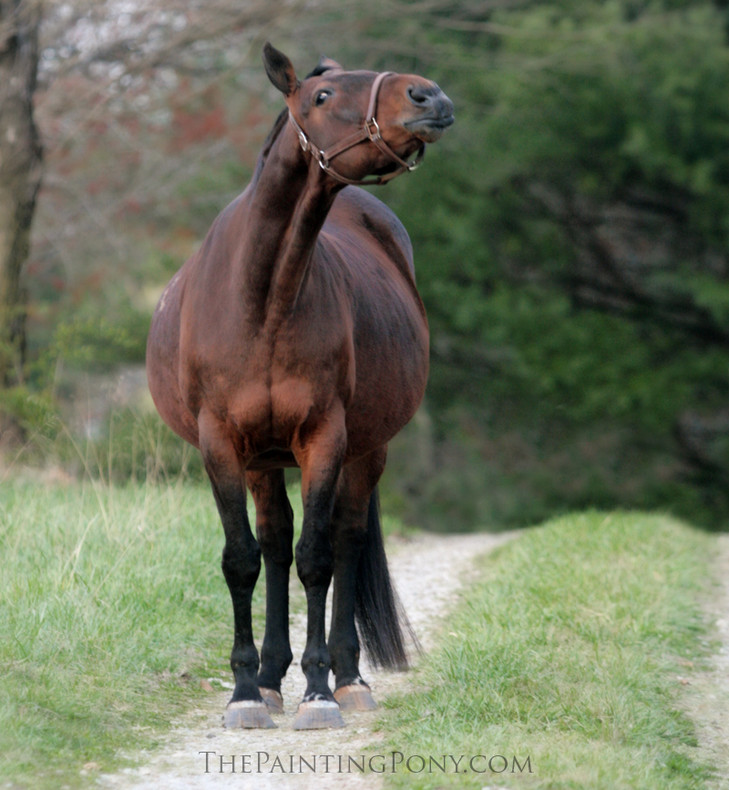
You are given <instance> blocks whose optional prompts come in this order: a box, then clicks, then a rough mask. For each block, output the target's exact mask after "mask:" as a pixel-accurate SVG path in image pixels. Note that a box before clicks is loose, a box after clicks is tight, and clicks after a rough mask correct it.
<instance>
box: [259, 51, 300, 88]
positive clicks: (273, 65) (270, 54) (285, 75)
mask: <svg viewBox="0 0 729 790" xmlns="http://www.w3.org/2000/svg"><path fill="white" fill-rule="evenodd" d="M263 65H264V66H265V68H266V74H268V79H270V80H271V82H272V83H273V84H274V85H275V86H276V87H277V88H278V89H279V90H280V91H281V93H283V95H284V96H290V95H291V94H292V93H293V92H294V91H295V90H296V89H297V88H298V87H299V81H298V80H297V79H296V72H295V71H294V67H293V65H292V64H291V61H290V60H289V59H288V58H287V57H286V55H284V54H283V52H279V51H278V50H277V49H276V47H273V46H271V44H269V43H268V42H266V46H265V47H264V48H263Z"/></svg>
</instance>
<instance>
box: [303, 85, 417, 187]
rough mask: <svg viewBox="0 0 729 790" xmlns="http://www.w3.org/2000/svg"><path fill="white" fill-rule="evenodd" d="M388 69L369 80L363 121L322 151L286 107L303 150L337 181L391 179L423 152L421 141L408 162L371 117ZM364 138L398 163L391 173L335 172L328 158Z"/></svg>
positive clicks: (383, 181)
mask: <svg viewBox="0 0 729 790" xmlns="http://www.w3.org/2000/svg"><path fill="white" fill-rule="evenodd" d="M392 73H393V72H391V71H383V72H380V73H379V74H378V75H377V77H375V81H374V82H373V83H372V89H371V90H370V101H369V104H368V106H367V113H366V115H365V122H364V124H363V125H362V126H361V127H360V128H359V129H357V131H355V132H352V134H350V135H348V136H347V137H345V138H344V139H343V140H340V141H339V142H338V143H336V144H335V145H333V146H331V147H330V148H328V149H327V150H326V151H322V150H321V149H320V148H319V147H318V146H316V145H314V143H313V142H312V141H311V140H310V139H309V137H307V135H306V132H305V131H304V130H303V129H302V128H301V126H300V125H299V124H298V123H297V122H296V119H295V118H294V115H293V113H292V112H291V109H290V108H289V121H290V122H291V125H292V126H293V127H294V129H296V134H297V135H298V136H299V144H300V145H301V148H302V150H303V151H304V152H308V153H310V154H311V155H312V157H313V158H314V159H315V160H316V161H317V162H318V163H319V167H321V169H322V170H323V171H324V172H325V173H326V174H327V175H330V176H331V177H332V178H335V179H336V180H337V181H341V182H342V183H343V184H354V185H357V186H362V185H364V186H367V185H369V184H386V183H387V182H388V181H391V180H392V179H393V178H395V177H396V176H399V175H400V174H401V173H404V172H406V171H409V170H415V168H416V167H418V165H419V164H420V163H421V162H422V161H423V156H424V155H425V143H421V145H420V150H419V151H418V154H417V156H416V157H415V159H413V160H412V161H411V162H406V161H405V160H404V159H402V158H400V157H399V156H398V155H397V154H396V153H395V152H394V151H393V150H392V148H390V146H389V145H388V144H387V143H386V142H385V141H384V140H383V139H382V133H381V132H380V125H379V124H378V123H377V118H375V112H376V110H377V96H378V94H379V92H380V86H381V85H382V83H383V81H384V79H385V77H389V76H390V74H392ZM365 140H369V141H370V142H372V143H374V144H375V145H376V146H377V147H378V148H379V149H380V151H382V152H383V153H384V154H387V156H389V157H390V159H392V160H393V161H395V162H397V164H398V165H399V167H398V168H397V169H396V170H393V171H392V172H391V173H386V174H385V175H381V176H376V175H371V176H366V177H365V178H363V179H361V180H355V179H352V178H347V176H343V175H342V174H341V173H337V171H336V170H335V169H334V168H333V167H332V166H331V164H330V163H331V161H332V159H334V157H336V156H339V154H341V153H344V151H348V150H349V149H350V148H354V146H355V145H359V143H361V142H364V141H365Z"/></svg>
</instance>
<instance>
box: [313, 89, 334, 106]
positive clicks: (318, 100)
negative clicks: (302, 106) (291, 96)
mask: <svg viewBox="0 0 729 790" xmlns="http://www.w3.org/2000/svg"><path fill="white" fill-rule="evenodd" d="M331 95H332V92H331V91H319V93H317V94H316V97H315V98H314V104H316V106H317V107H321V106H322V104H324V102H325V101H326V100H327V99H328V98H329V97H330V96H331Z"/></svg>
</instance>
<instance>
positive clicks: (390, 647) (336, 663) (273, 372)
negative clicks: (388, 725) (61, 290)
mask: <svg viewBox="0 0 729 790" xmlns="http://www.w3.org/2000/svg"><path fill="white" fill-rule="evenodd" d="M263 60H264V65H265V69H266V73H267V74H268V77H269V79H270V80H271V82H272V83H273V84H274V86H275V87H276V88H278V90H279V91H281V93H282V94H283V96H284V99H285V102H286V108H285V109H284V111H283V112H282V113H281V115H280V116H279V118H278V120H277V121H276V123H275V124H274V127H273V129H272V131H271V133H270V135H269V137H268V139H267V141H266V142H265V144H264V147H263V150H262V152H261V154H260V156H259V159H258V162H257V165H256V169H255V172H254V175H253V177H252V180H251V183H250V184H249V185H248V187H247V188H246V190H245V191H244V192H243V193H242V194H241V195H239V196H238V197H237V198H236V199H235V200H234V201H233V202H232V203H231V204H230V205H229V206H228V207H227V208H226V209H224V210H223V212H222V213H221V214H220V215H219V216H218V217H217V219H216V220H215V221H214V223H213V225H212V227H211V228H210V231H209V232H208V234H207V237H206V238H205V240H204V242H203V244H202V247H201V248H200V250H199V251H198V252H197V253H196V254H195V255H193V256H192V257H191V258H190V259H189V260H188V261H187V262H186V263H185V264H184V266H183V267H182V268H181V269H180V270H179V271H178V272H177V274H176V275H175V276H174V277H173V278H172V280H171V281H170V283H169V284H168V285H167V287H166V289H165V291H164V292H163V294H162V296H161V298H160V300H159V303H158V305H157V308H156V310H155V313H154V317H153V319H152V325H151V329H150V334H149V339H148V344H147V375H148V380H149V388H150V391H151V393H152V397H153V399H154V402H155V405H156V406H157V409H158V410H159V413H160V415H161V416H162V418H163V419H164V421H165V422H166V423H167V424H168V425H169V426H170V427H171V428H172V429H173V430H174V431H175V432H176V433H178V434H179V435H180V436H181V437H183V438H184V439H186V440H187V441H188V442H190V443H191V444H193V445H195V446H196V447H197V448H199V450H200V453H201V455H202V458H203V462H204V465H205V469H206V472H207V475H208V477H209V478H210V483H211V485H212V490H213V494H214V497H215V502H216V504H217V508H218V511H219V514H220V518H221V521H222V523H223V529H224V532H225V546H224V549H223V559H222V569H223V574H224V576H225V579H226V581H227V584H228V587H229V589H230V595H231V598H232V602H233V615H234V629H235V635H234V643H233V650H232V654H231V661H230V663H231V668H232V671H233V675H234V678H235V689H234V691H233V695H232V698H231V700H230V702H229V703H228V705H227V707H226V711H225V717H224V722H225V725H226V726H227V727H273V726H275V725H274V723H273V720H272V718H271V716H270V715H269V711H270V712H280V711H281V710H283V700H282V698H281V694H280V691H281V680H282V678H283V676H284V675H285V673H286V670H287V669H288V667H289V664H290V663H291V660H292V654H291V647H290V643H289V634H288V616H289V608H288V606H289V604H288V581H289V570H290V566H291V563H292V561H293V558H294V552H293V550H292V543H293V524H292V510H291V506H290V503H289V500H288V498H287V493H286V486H285V481H284V469H285V468H286V467H295V466H298V467H299V468H300V469H301V496H302V500H303V514H304V515H303V525H302V531H301V537H300V539H299V540H298V542H297V544H296V550H295V559H296V569H297V572H298V575H299V578H300V580H301V582H302V584H303V586H304V589H305V592H306V601H307V618H308V619H307V631H306V647H305V650H304V653H303V657H302V660H301V667H302V669H303V672H304V675H305V677H306V691H305V694H304V698H303V701H302V702H301V704H300V705H299V707H298V712H297V716H296V718H295V720H294V728H296V729H313V728H323V727H337V726H342V725H343V724H344V721H343V719H342V716H341V713H340V710H358V709H368V708H372V707H374V706H375V703H374V700H373V698H372V695H371V693H370V690H369V687H368V686H367V684H366V683H365V682H364V680H363V679H362V678H361V676H360V672H359V666H358V665H359V652H360V643H359V638H358V631H357V628H356V626H355V617H356V620H357V625H358V626H359V634H360V636H361V638H362V641H363V642H364V646H365V648H366V649H367V651H368V653H369V654H370V655H371V657H372V659H373V663H374V664H375V665H380V666H385V667H399V668H404V667H405V666H406V665H407V657H406V653H405V649H404V637H403V624H402V622H401V620H400V619H399V618H400V614H399V607H398V602H397V599H396V595H395V593H394V591H393V589H392V587H391V583H390V579H389V575H388V570H387V563H386V559H385V553H384V548H383V540H382V534H381V529H380V522H379V515H378V504H377V494H376V485H377V482H378V480H379V478H380V475H381V474H382V471H383V469H384V466H385V456H386V450H387V443H388V441H389V440H390V439H391V438H392V437H393V436H394V435H395V434H396V433H397V432H398V431H399V430H400V429H401V428H402V427H403V426H404V425H405V424H406V423H407V422H408V420H410V418H411V417H412V416H413V414H414V413H415V410H416V409H417V407H418V405H419V404H420V401H421V399H422V397H423V392H424V388H425V383H426V378H427V373H428V343H429V339H428V325H427V320H426V316H425V310H424V307H423V304H422V302H421V300H420V297H419V296H418V293H417V291H416V288H415V281H414V269H413V259H412V248H411V244H410V241H409V238H408V235H407V233H406V231H405V229H404V228H403V226H402V225H401V224H400V222H399V221H398V219H397V218H396V217H395V216H394V214H393V213H392V212H391V211H390V210H389V209H388V208H386V207H385V206H384V205H383V204H382V203H381V202H380V201H378V200H377V199H376V198H375V197H373V196H372V195H371V194H370V193H368V192H367V191H365V190H363V189H358V188H356V185H360V184H369V183H378V184H379V183H385V182H387V181H389V180H390V179H391V178H393V177H394V176H396V175H399V174H400V173H403V172H406V171H407V170H409V169H413V168H414V167H415V165H417V164H418V163H419V160H420V159H421V158H422V156H423V152H424V149H425V144H426V143H430V142H434V141H435V140H437V139H438V138H439V137H440V136H441V134H442V133H443V130H444V129H445V128H447V127H448V126H450V124H451V123H453V104H452V103H451V101H450V100H449V99H448V97H447V96H446V95H445V94H444V93H443V92H442V91H441V89H440V88H439V87H438V86H437V85H436V84H435V83H433V82H430V81H428V80H426V79H423V78H422V77H419V76H414V75H410V74H395V73H391V72H383V73H379V74H378V73H374V72H371V71H345V70H344V69H343V68H342V67H341V66H340V65H339V64H337V63H336V62H334V61H332V60H329V59H327V58H322V59H321V61H320V62H319V65H318V66H317V68H316V69H315V70H314V71H313V72H312V73H311V74H310V75H309V76H307V77H306V78H304V79H303V80H301V81H300V80H299V79H298V78H297V76H296V73H295V71H294V67H293V66H292V64H291V61H290V60H289V59H288V58H287V57H286V56H285V55H284V54H283V53H281V52H279V51H278V50H276V49H275V48H274V47H272V46H271V45H270V44H266V46H265V47H264V51H263ZM410 157H413V159H412V160H411V159H410ZM246 488H248V489H249V490H250V493H251V496H252V497H253V501H254V504H255V507H256V535H257V540H256V538H254V536H253V533H252V531H251V526H250V524H249V520H248V516H247V514H246ZM261 555H262V556H263V562H264V565H265V575H266V624H265V633H264V638H263V644H262V648H261V654H260V660H259V654H258V652H257V650H256V647H255V644H254V640H253V633H252V626H251V595H252V592H253V588H254V586H255V584H256V581H257V579H258V575H259V571H260V567H261ZM332 579H333V589H334V593H333V603H332V621H331V628H330V633H329V639H328V641H327V639H326V638H325V604H326V597H327V592H328V588H329V585H330V582H331V581H332ZM330 669H331V670H332V671H333V672H334V676H335V681H336V684H335V691H334V693H332V691H331V690H330V688H329V672H330Z"/></svg>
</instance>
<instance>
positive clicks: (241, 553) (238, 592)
mask: <svg viewBox="0 0 729 790" xmlns="http://www.w3.org/2000/svg"><path fill="white" fill-rule="evenodd" d="M198 424H199V426H200V450H201V452H202V455H203V460H204V462H205V469H206V470H207V473H208V476H209V477H210V482H211V484H212V488H213V494H214V495H215V502H216V504H217V506H218V512H219V513H220V519H221V521H222V522H223V529H224V530H225V547H224V548H223V563H222V567H223V575H224V576H225V580H226V582H227V583H228V589H229V590H230V597H231V599H232V601H233V618H234V624H235V637H234V640H233V651H232V653H231V656H230V666H231V669H232V670H233V675H234V677H235V689H234V691H233V696H232V697H231V700H230V702H229V703H228V707H227V708H226V711H225V726H226V727H275V726H276V725H275V724H274V723H273V720H272V719H271V717H270V716H269V714H268V711H267V709H266V704H265V703H264V701H263V699H262V698H261V694H260V692H259V690H258V683H257V682H256V676H257V672H258V651H257V650H256V646H255V644H254V643H253V629H252V625H251V598H252V595H253V588H254V587H255V584H256V581H257V579H258V574H259V572H260V568H261V550H260V549H259V547H258V544H257V543H256V540H255V538H254V537H253V533H252V532H251V527H250V524H249V522H248V514H247V512H246V490H245V484H244V481H243V473H242V471H241V467H240V461H239V459H238V456H237V453H236V450H235V446H234V445H233V442H232V441H231V439H230V438H229V437H228V436H227V434H226V431H225V426H224V425H223V424H222V423H220V422H218V421H217V420H216V419H215V418H213V417H211V416H210V415H206V413H201V415H200V418H199V420H198Z"/></svg>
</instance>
